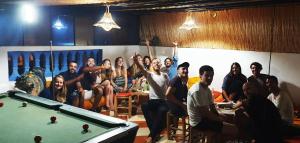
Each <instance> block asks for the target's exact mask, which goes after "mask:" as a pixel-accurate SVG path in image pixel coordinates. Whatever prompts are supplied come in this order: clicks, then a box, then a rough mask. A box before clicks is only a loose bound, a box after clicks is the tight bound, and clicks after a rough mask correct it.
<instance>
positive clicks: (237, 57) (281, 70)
mask: <svg viewBox="0 0 300 143" xmlns="http://www.w3.org/2000/svg"><path fill="white" fill-rule="evenodd" d="M178 56H179V63H182V62H184V61H187V62H189V63H190V65H191V66H190V73H189V76H190V77H192V76H198V74H199V68H200V66H202V65H210V66H212V67H213V68H214V70H215V76H214V80H213V82H212V85H211V88H214V89H216V90H221V86H222V82H223V78H224V76H225V75H226V74H227V73H228V72H229V70H230V66H231V64H232V63H233V62H238V63H239V64H240V65H241V67H242V72H243V74H244V75H245V76H247V77H249V76H250V75H251V70H250V64H251V63H252V62H259V63H261V64H262V66H263V70H262V73H266V74H268V72H269V71H268V69H269V59H270V53H269V52H253V51H234V50H220V49H195V48H180V49H179V50H178ZM299 62H300V54H293V53H272V58H271V65H270V66H271V68H270V74H271V75H275V76H276V77H278V80H279V82H280V86H281V88H285V89H288V91H289V92H290V94H291V97H292V99H293V102H294V103H295V104H296V105H300V95H299V93H300V76H299V71H300V64H299Z"/></svg>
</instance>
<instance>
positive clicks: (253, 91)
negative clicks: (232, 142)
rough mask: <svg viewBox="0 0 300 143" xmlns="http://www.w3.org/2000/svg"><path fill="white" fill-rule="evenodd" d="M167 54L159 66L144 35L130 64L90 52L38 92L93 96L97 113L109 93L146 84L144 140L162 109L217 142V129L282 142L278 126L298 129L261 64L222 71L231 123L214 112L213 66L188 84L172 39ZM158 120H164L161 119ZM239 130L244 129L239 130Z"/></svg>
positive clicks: (153, 133) (59, 97) (158, 123)
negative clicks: (98, 59) (142, 51)
mask: <svg viewBox="0 0 300 143" xmlns="http://www.w3.org/2000/svg"><path fill="white" fill-rule="evenodd" d="M173 44H174V49H173V51H174V52H173V56H172V58H166V59H165V61H164V67H162V64H161V61H160V59H158V58H156V57H154V56H153V54H152V47H151V46H150V43H149V41H148V40H146V46H147V49H148V54H149V56H145V57H142V56H141V55H139V54H135V55H134V56H133V64H132V65H131V66H130V67H129V68H126V66H125V62H124V59H123V58H122V57H118V58H116V59H115V67H114V68H112V64H111V61H110V60H109V59H104V60H103V61H102V64H101V65H100V66H97V65H96V64H95V59H94V58H92V57H90V58H88V59H87V62H86V64H85V65H84V66H83V67H81V68H80V69H79V71H78V72H77V69H78V67H77V63H76V62H75V61H71V62H69V66H68V70H67V71H65V72H62V73H60V74H58V75H57V76H55V78H54V80H53V84H51V85H50V88H48V89H45V90H44V91H42V92H41V93H40V96H42V97H45V98H49V99H52V100H56V101H58V102H63V103H68V104H71V105H74V106H78V107H83V103H84V100H87V99H92V100H93V105H92V108H91V110H92V111H96V112H100V110H101V108H99V102H100V100H101V97H102V96H105V97H106V105H105V108H108V109H110V110H114V109H113V107H114V106H113V104H114V103H113V98H114V93H118V92H128V91H130V90H134V89H135V87H136V86H137V85H140V83H141V82H143V81H147V84H148V85H149V100H148V101H147V102H145V103H144V104H142V106H141V108H142V112H143V114H144V117H145V120H146V122H147V125H148V128H149V130H150V134H149V136H148V138H147V140H146V142H156V141H157V140H158V139H159V138H160V133H161V131H162V130H163V129H164V127H165V122H164V121H165V120H166V113H167V112H170V113H171V114H173V115H174V120H173V122H174V123H175V124H176V123H177V122H178V118H179V117H183V116H189V120H190V125H191V127H192V128H194V129H198V130H201V131H206V130H208V131H211V133H212V134H211V135H212V136H215V137H216V138H215V139H216V142H219V141H220V140H221V135H222V134H229V135H231V136H236V137H243V139H246V140H250V141H256V142H272V143H274V142H281V141H282V137H283V130H284V131H289V132H290V133H291V132H292V133H295V134H297V129H295V128H294V126H293V125H292V122H293V112H294V109H293V103H292V101H291V99H290V97H289V96H288V95H287V94H286V92H284V91H283V90H281V89H280V88H279V87H278V79H277V78H276V77H275V76H269V75H266V74H262V73H260V72H261V70H262V65H261V64H260V63H257V62H254V63H252V64H251V65H250V69H251V71H252V75H251V76H250V77H249V78H247V77H246V76H245V75H243V74H242V70H241V66H240V65H239V63H237V62H235V63H233V64H232V65H231V68H230V72H229V73H228V74H227V75H226V76H225V78H224V81H223V85H222V95H223V97H224V99H225V102H234V103H236V104H235V106H234V108H235V109H237V110H236V125H232V124H229V123H226V122H224V121H223V120H222V116H221V115H220V114H219V113H218V111H217V109H216V106H215V103H214V99H213V96H212V92H211V90H210V89H209V85H210V84H211V83H212V81H213V76H214V69H213V68H212V67H211V66H209V65H204V66H201V67H200V69H199V76H200V79H201V80H200V82H199V83H196V84H194V85H193V86H192V87H191V88H190V89H188V87H187V81H188V71H189V69H188V68H189V66H190V65H189V63H187V62H184V63H181V64H179V65H178V64H177V56H176V51H177V42H174V43H173ZM162 121H163V122H162ZM243 133H244V134H243Z"/></svg>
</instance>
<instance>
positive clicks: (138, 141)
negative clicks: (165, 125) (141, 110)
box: [102, 111, 176, 143]
mask: <svg viewBox="0 0 300 143" xmlns="http://www.w3.org/2000/svg"><path fill="white" fill-rule="evenodd" d="M102 113H103V114H106V115H107V114H108V113H107V112H105V111H103V112H102ZM109 114H110V116H113V115H114V113H113V112H112V111H110V113H109ZM118 118H120V119H124V120H128V121H130V122H134V123H136V124H138V125H139V130H138V132H137V135H136V138H135V141H134V143H144V142H145V141H146V138H147V136H148V135H149V133H150V132H149V129H148V127H147V124H146V121H145V119H144V116H143V115H134V116H132V117H131V118H130V119H127V116H122V115H121V116H119V117H118ZM175 142H176V141H173V140H168V139H167V134H166V131H163V132H162V133H161V138H160V140H159V141H158V143H175Z"/></svg>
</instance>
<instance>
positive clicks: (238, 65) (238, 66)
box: [229, 62, 242, 76]
mask: <svg viewBox="0 0 300 143" xmlns="http://www.w3.org/2000/svg"><path fill="white" fill-rule="evenodd" d="M234 65H235V66H237V68H239V69H240V73H238V75H240V74H242V68H241V65H240V64H239V63H238V62H234V63H232V64H231V66H230V71H229V74H230V75H231V76H232V75H233V73H232V68H233V66H234Z"/></svg>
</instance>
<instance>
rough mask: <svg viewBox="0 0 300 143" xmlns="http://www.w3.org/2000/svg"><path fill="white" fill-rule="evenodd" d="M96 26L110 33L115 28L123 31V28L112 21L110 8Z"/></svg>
mask: <svg viewBox="0 0 300 143" xmlns="http://www.w3.org/2000/svg"><path fill="white" fill-rule="evenodd" d="M94 26H97V27H102V28H103V29H104V30H105V31H109V30H111V29H113V28H117V29H121V27H120V26H118V25H117V24H116V23H115V21H114V20H113V19H112V16H111V13H110V12H109V6H107V7H106V11H105V13H104V15H103V17H102V18H101V20H99V21H98V22H97V23H95V24H94Z"/></svg>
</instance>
